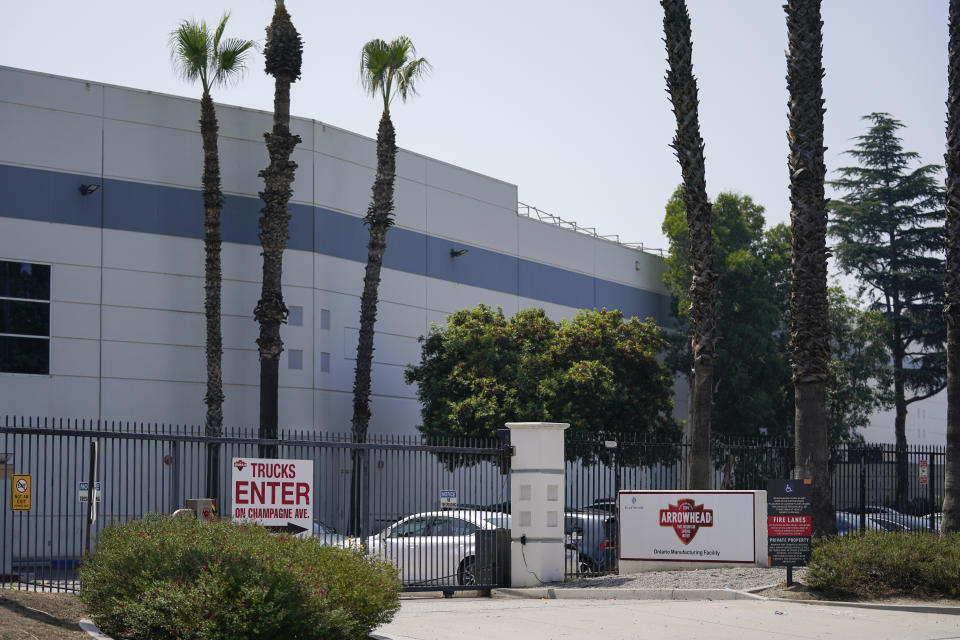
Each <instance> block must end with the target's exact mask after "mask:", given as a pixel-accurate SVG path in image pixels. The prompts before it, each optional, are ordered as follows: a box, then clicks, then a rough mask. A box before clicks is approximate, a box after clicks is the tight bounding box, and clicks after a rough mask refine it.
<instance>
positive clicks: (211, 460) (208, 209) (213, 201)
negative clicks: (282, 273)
mask: <svg viewBox="0 0 960 640" xmlns="http://www.w3.org/2000/svg"><path fill="white" fill-rule="evenodd" d="M218 129H219V127H218V125H217V113H216V111H215V110H214V107H213V98H211V97H210V93H209V92H207V91H204V92H203V97H202V98H201V99H200V137H201V139H202V140H203V209H204V241H203V242H204V250H205V253H206V257H205V263H204V302H203V308H204V313H205V315H206V324H207V345H206V359H207V393H206V395H205V396H204V399H203V400H204V402H205V403H206V405H207V417H206V431H205V432H206V434H207V435H208V436H220V435H221V434H222V433H223V367H222V360H223V336H222V334H221V331H220V290H221V282H222V279H223V275H222V272H221V266H220V244H221V237H220V212H221V210H222V208H223V193H222V192H221V190H220V155H219V152H218V151H217V131H218ZM219 472H220V445H219V444H214V443H210V444H208V445H207V478H206V485H207V497H208V498H213V499H214V500H217V499H218V498H219V493H220V483H219V478H220V473H219Z"/></svg>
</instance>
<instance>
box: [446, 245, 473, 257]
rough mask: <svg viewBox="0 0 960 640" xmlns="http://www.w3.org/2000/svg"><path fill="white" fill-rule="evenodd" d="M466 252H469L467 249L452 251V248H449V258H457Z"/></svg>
mask: <svg viewBox="0 0 960 640" xmlns="http://www.w3.org/2000/svg"><path fill="white" fill-rule="evenodd" d="M467 251H469V249H454V248H453V247H450V257H451V258H459V257H460V256H462V255H463V254H465V253H466V252H467Z"/></svg>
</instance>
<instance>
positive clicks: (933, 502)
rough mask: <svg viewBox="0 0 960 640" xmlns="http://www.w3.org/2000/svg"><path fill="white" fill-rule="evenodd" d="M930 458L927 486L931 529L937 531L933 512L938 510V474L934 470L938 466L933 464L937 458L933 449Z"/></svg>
mask: <svg viewBox="0 0 960 640" xmlns="http://www.w3.org/2000/svg"><path fill="white" fill-rule="evenodd" d="M929 460H930V466H928V467H927V486H928V487H930V530H931V531H936V530H937V525H936V516H934V515H933V514H934V513H936V511H937V491H936V487H935V486H934V481H935V480H936V478H937V474H936V473H934V471H933V470H934V469H936V467H935V466H933V465H934V460H936V458H934V453H933V452H932V451H931V452H930V456H929Z"/></svg>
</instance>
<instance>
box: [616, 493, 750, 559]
mask: <svg viewBox="0 0 960 640" xmlns="http://www.w3.org/2000/svg"><path fill="white" fill-rule="evenodd" d="M757 493H758V492H755V491H621V492H620V559H621V560H625V561H636V562H642V563H663V562H669V563H672V562H714V563H734V564H739V563H743V564H754V563H755V562H756V558H757V535H756V530H757V525H756V519H757V516H758V514H757V509H756V501H757V499H758V496H757V495H756V494H757ZM760 493H763V492H760ZM641 570H644V569H642V568H641Z"/></svg>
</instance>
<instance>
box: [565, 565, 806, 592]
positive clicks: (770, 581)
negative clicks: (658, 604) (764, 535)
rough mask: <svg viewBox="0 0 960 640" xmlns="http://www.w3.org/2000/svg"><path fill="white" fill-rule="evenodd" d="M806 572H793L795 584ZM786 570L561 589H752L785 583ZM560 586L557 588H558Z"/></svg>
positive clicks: (654, 574)
mask: <svg viewBox="0 0 960 640" xmlns="http://www.w3.org/2000/svg"><path fill="white" fill-rule="evenodd" d="M806 571H807V570H806V569H804V568H800V567H798V568H796V569H794V570H793V579H794V581H795V582H797V581H802V580H803V577H804V575H805V574H806ZM786 581H787V570H786V568H785V567H772V568H759V567H733V568H722V569H694V570H691V571H650V572H648V573H639V574H636V575H629V576H612V575H611V576H600V577H597V578H586V579H584V580H576V581H572V582H565V583H563V586H564V587H587V588H589V587H605V588H615V589H737V590H741V591H742V590H746V589H755V588H757V587H768V586H770V585H775V584H780V583H786ZM557 586H560V585H557Z"/></svg>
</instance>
